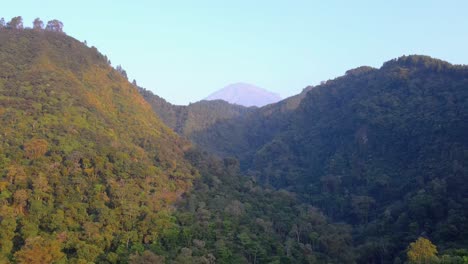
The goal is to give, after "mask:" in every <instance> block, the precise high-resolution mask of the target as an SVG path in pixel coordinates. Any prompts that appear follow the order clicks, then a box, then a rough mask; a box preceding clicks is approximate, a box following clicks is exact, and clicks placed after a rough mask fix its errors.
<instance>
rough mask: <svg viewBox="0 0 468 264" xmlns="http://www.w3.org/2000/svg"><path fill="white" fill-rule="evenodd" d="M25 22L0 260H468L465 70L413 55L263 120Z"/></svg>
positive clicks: (8, 43)
mask: <svg viewBox="0 0 468 264" xmlns="http://www.w3.org/2000/svg"><path fill="white" fill-rule="evenodd" d="M19 18H20V17H19ZM19 18H18V17H17V18H13V19H12V21H10V22H9V23H3V24H1V23H0V263H206V264H211V263H255V264H260V263H291V264H293V263H369V264H370V263H392V264H393V263H394V264H397V263H468V195H467V194H468V183H467V180H468V178H467V177H468V136H467V135H468V134H467V131H468V66H466V65H454V64H451V63H449V62H446V61H442V60H439V59H436V58H432V57H429V56H422V55H410V56H401V57H399V58H396V59H391V60H389V61H387V62H384V63H383V65H382V66H381V67H380V68H373V67H367V66H362V67H358V68H355V69H350V70H348V71H347V72H346V73H345V74H344V75H343V76H340V77H337V78H335V79H332V80H328V81H326V82H323V83H322V84H320V85H317V86H309V87H306V88H304V90H303V91H302V92H301V93H300V94H297V95H295V96H292V97H289V98H286V99H283V100H281V101H279V102H276V103H271V104H268V105H265V106H262V107H244V106H241V105H236V104H230V103H228V102H226V101H223V100H213V101H205V100H203V101H199V102H196V103H192V104H189V105H186V106H180V105H173V104H171V103H169V102H167V101H166V100H165V99H163V98H161V97H159V96H158V95H155V94H153V92H151V91H150V90H147V89H145V88H144V87H139V86H138V85H137V84H136V82H129V80H128V79H127V76H126V74H125V71H124V70H123V69H122V68H121V67H118V68H117V67H116V68H114V67H112V66H111V64H110V60H109V58H107V56H105V55H103V54H101V53H100V52H99V51H98V50H97V49H96V48H95V47H88V46H87V45H86V44H85V43H83V42H81V41H78V40H76V39H74V38H73V37H71V36H68V35H66V34H65V33H64V32H63V31H62V26H63V24H62V23H61V22H60V21H57V20H54V21H49V23H48V24H47V26H46V27H45V28H44V27H43V24H40V23H39V22H37V23H38V24H36V22H35V24H34V27H33V28H23V26H22V21H21V23H19V22H20V21H19V20H18V19H19ZM15 19H16V20H15ZM181 92H183V91H181ZM272 100H273V99H272ZM269 102H270V101H269Z"/></svg>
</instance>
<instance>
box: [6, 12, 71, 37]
mask: <svg viewBox="0 0 468 264" xmlns="http://www.w3.org/2000/svg"><path fill="white" fill-rule="evenodd" d="M0 29H16V30H22V29H24V25H23V18H22V17H21V16H16V17H13V18H12V19H11V20H10V22H5V19H4V18H3V17H2V18H1V19H0ZM32 29H33V30H38V31H39V30H45V31H52V32H58V33H63V23H62V22H61V21H59V20H57V19H53V20H50V21H48V22H47V25H45V27H44V22H43V21H42V20H41V19H40V18H36V19H34V21H33V27H32Z"/></svg>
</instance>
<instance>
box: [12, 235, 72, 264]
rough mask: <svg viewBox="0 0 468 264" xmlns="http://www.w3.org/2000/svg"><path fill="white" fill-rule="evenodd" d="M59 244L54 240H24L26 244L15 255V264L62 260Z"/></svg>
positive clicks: (38, 238) (62, 255) (36, 238)
mask: <svg viewBox="0 0 468 264" xmlns="http://www.w3.org/2000/svg"><path fill="white" fill-rule="evenodd" d="M64 256H65V254H63V253H62V251H61V248H60V243H59V242H58V241H56V240H53V241H48V240H45V239H43V238H42V237H33V238H28V239H26V244H25V245H24V246H23V248H21V250H20V251H17V252H16V253H15V258H16V261H17V263H30V264H33V263H38V264H40V263H55V262H56V261H59V260H61V259H63V257H64Z"/></svg>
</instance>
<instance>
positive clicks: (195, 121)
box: [138, 87, 255, 138]
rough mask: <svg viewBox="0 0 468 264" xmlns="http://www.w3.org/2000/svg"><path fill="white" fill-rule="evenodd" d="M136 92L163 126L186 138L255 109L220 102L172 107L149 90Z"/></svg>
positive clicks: (142, 89) (141, 89)
mask: <svg viewBox="0 0 468 264" xmlns="http://www.w3.org/2000/svg"><path fill="white" fill-rule="evenodd" d="M138 90H139V92H140V93H141V95H142V96H143V98H145V100H146V101H147V102H148V103H149V104H150V105H151V107H152V108H153V110H154V112H155V113H156V114H157V115H158V116H159V117H160V118H161V120H163V121H164V123H165V124H167V125H168V126H169V127H171V128H172V129H174V131H175V132H177V133H179V134H180V135H183V136H186V137H188V138H191V137H192V135H193V134H195V133H197V132H198V131H204V130H205V129H207V128H208V127H211V126H213V125H214V124H216V123H218V122H223V121H225V120H228V119H232V118H236V117H240V116H243V115H245V114H247V113H249V112H251V111H253V110H254V109H255V108H247V107H243V106H240V105H233V104H230V103H227V102H225V101H222V100H213V101H200V102H196V103H193V104H189V105H188V106H183V105H173V104H171V103H169V102H167V101H166V100H164V99H163V98H161V97H159V96H157V95H155V94H153V93H152V92H151V91H149V90H146V89H144V88H141V87H139V88H138Z"/></svg>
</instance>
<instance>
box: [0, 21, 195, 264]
mask: <svg viewBox="0 0 468 264" xmlns="http://www.w3.org/2000/svg"><path fill="white" fill-rule="evenodd" d="M188 148H189V143H188V142H185V141H183V140H181V139H180V138H179V137H178V136H177V135H176V134H175V133H174V132H172V130H171V129H169V128H167V127H166V126H165V125H164V124H163V123H162V122H161V121H160V120H159V119H158V118H157V117H156V116H155V115H154V114H152V110H151V107H150V106H149V105H148V104H147V103H146V102H145V101H144V99H143V98H142V97H141V96H140V94H139V93H138V91H137V89H136V88H135V87H133V86H132V85H131V84H129V83H128V81H127V80H126V79H125V78H123V77H122V76H121V75H120V74H119V73H118V72H117V71H115V70H114V69H113V68H112V67H110V66H109V64H108V60H107V58H106V57H105V56H103V55H102V54H100V53H99V52H98V51H97V50H96V49H95V48H88V47H86V46H85V45H84V44H82V43H81V42H79V41H77V40H75V39H73V38H71V37H68V36H66V35H65V34H63V33H60V32H50V31H43V30H26V29H25V30H20V29H0V221H1V222H0V262H1V263H5V262H7V261H8V260H13V261H16V262H18V263H49V262H55V261H59V262H60V261H61V262H62V263H63V262H70V263H90V262H94V261H97V262H103V261H108V262H111V263H115V262H116V261H117V260H118V259H121V258H126V256H127V255H128V254H129V252H130V251H134V250H133V249H134V248H135V247H141V246H142V245H143V244H149V243H151V242H153V241H155V240H157V239H158V237H159V236H160V234H161V232H162V230H164V229H165V227H166V226H167V225H168V224H169V223H170V222H171V221H172V220H171V218H170V216H169V215H170V212H171V208H170V207H169V205H170V204H172V203H173V202H174V201H175V200H176V199H177V198H178V197H180V196H181V195H182V193H184V192H185V191H186V190H188V189H189V188H190V186H191V181H192V178H193V177H194V175H195V174H196V170H195V169H193V168H192V166H191V165H190V164H189V162H188V161H186V160H185V159H184V152H185V151H186V150H187V149H188Z"/></svg>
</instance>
